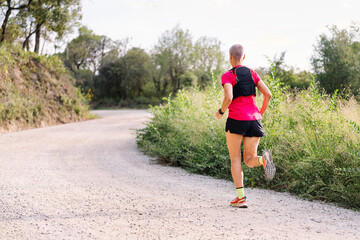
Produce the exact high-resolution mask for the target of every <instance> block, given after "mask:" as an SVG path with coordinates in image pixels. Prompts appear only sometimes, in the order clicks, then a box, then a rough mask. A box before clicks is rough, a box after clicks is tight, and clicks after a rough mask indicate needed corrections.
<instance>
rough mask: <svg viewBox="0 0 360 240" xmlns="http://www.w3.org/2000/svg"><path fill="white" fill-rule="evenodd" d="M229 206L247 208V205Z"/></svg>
mask: <svg viewBox="0 0 360 240" xmlns="http://www.w3.org/2000/svg"><path fill="white" fill-rule="evenodd" d="M230 206H232V207H236V208H247V207H248V206H247V205H243V204H242V205H236V204H230Z"/></svg>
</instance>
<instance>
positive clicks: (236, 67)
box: [216, 44, 276, 208]
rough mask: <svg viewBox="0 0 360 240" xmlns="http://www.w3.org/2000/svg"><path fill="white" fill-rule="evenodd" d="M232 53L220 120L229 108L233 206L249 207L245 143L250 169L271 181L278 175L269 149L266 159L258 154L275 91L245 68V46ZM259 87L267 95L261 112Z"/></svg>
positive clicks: (254, 73)
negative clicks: (259, 169) (260, 169)
mask: <svg viewBox="0 0 360 240" xmlns="http://www.w3.org/2000/svg"><path fill="white" fill-rule="evenodd" d="M229 53H230V63H231V66H232V67H233V68H232V69H230V70H229V71H228V72H226V73H224V74H223V75H222V77H221V84H222V86H223V88H224V93H225V94H224V95H225V96H224V100H223V103H222V106H221V108H220V109H219V110H218V111H217V112H216V117H217V119H220V118H221V117H222V116H223V115H224V113H225V111H226V110H227V109H228V108H229V117H228V119H227V121H226V128H225V131H226V142H227V146H228V149H229V155H230V160H231V174H232V177H233V180H234V184H235V187H236V191H237V197H236V198H235V199H234V200H233V201H231V202H230V205H231V206H233V207H239V208H247V201H246V196H245V194H244V181H243V179H244V175H243V170H242V167H241V144H242V143H243V144H244V162H245V164H246V165H247V166H248V167H250V168H253V167H259V166H263V167H264V170H265V178H266V179H267V180H271V179H273V177H274V175H275V172H276V168H275V165H274V163H273V161H272V156H271V153H270V151H267V150H265V151H264V152H263V155H262V156H258V155H257V148H258V145H259V141H260V138H261V137H263V136H264V135H265V134H264V131H263V127H262V125H261V119H262V116H263V115H264V113H265V111H266V109H267V107H268V105H269V102H270V98H271V92H270V90H269V88H268V87H267V86H266V85H265V83H264V82H263V81H262V80H261V79H260V77H259V75H258V74H257V73H256V72H255V71H253V70H251V69H250V68H247V67H245V66H243V65H242V62H243V61H244V59H245V54H244V47H243V46H242V45H240V44H235V45H233V46H232V47H231V48H230V50H229ZM255 87H257V88H258V89H259V90H260V92H261V93H262V94H263V95H264V101H263V104H262V107H261V110H260V111H259V109H258V108H257V106H256V100H255V97H256V89H255Z"/></svg>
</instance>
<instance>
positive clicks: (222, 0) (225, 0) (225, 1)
mask: <svg viewBox="0 0 360 240" xmlns="http://www.w3.org/2000/svg"><path fill="white" fill-rule="evenodd" d="M211 1H212V2H214V3H216V4H217V5H219V6H223V5H227V4H229V3H231V2H232V0H211Z"/></svg>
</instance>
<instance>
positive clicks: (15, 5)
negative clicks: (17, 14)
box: [0, 0, 32, 43]
mask: <svg viewBox="0 0 360 240" xmlns="http://www.w3.org/2000/svg"><path fill="white" fill-rule="evenodd" d="M5 2H6V3H5ZM31 2H32V0H28V1H21V0H20V1H13V0H6V1H5V0H2V1H0V6H1V8H5V9H6V11H5V16H4V19H3V23H2V25H1V37H0V43H2V42H4V40H5V38H6V29H7V25H8V23H9V19H10V16H11V13H12V12H13V11H14V10H22V9H26V8H28V7H29V6H30V4H31Z"/></svg>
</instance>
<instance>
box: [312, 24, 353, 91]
mask: <svg viewBox="0 0 360 240" xmlns="http://www.w3.org/2000/svg"><path fill="white" fill-rule="evenodd" d="M329 30H330V34H331V36H327V35H326V34H322V35H320V37H319V40H318V42H317V45H316V46H315V53H314V55H313V56H312V66H313V68H314V71H315V74H316V79H317V81H318V82H319V83H320V86H321V87H322V88H324V89H325V90H326V91H327V92H328V93H330V94H331V93H333V92H334V91H335V90H336V89H338V90H340V92H344V91H345V90H346V89H349V90H350V91H351V93H353V94H355V95H356V94H359V88H360V42H359V40H358V39H359V27H358V26H356V25H352V26H351V27H350V28H349V29H339V28H337V27H336V26H332V27H330V28H329Z"/></svg>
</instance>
